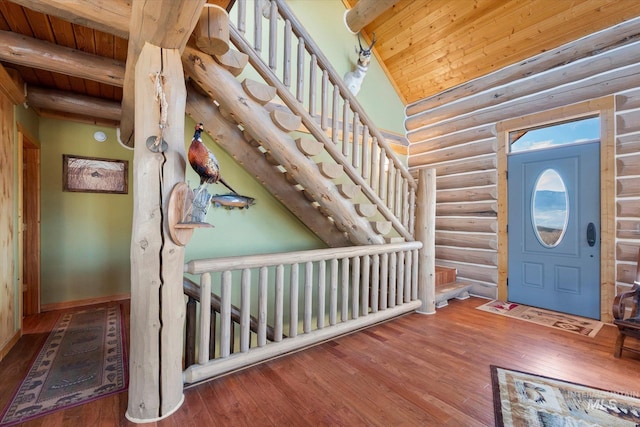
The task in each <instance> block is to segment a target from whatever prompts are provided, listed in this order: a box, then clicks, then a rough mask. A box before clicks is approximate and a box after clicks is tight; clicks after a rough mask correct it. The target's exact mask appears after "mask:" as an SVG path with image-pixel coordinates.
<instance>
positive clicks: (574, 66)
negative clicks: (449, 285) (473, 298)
mask: <svg viewBox="0 0 640 427" xmlns="http://www.w3.org/2000/svg"><path fill="white" fill-rule="evenodd" d="M638 40H640V19H634V20H631V21H628V22H626V23H623V24H620V25H618V26H615V27H612V28H610V29H608V30H605V31H602V32H599V33H595V34H592V35H590V36H588V37H586V38H583V39H580V40H577V41H575V42H572V43H570V44H568V45H564V46H561V47H560V48H557V49H554V50H550V51H548V52H544V53H542V54H540V55H538V56H536V57H534V58H530V59H528V60H525V61H522V62H520V63H517V64H514V65H512V66H509V67H506V68H504V69H501V70H498V71H496V72H494V73H492V74H490V75H487V76H485V77H482V78H479V79H476V80H473V81H471V82H468V83H466V84H464V85H461V86H458V87H455V88H453V89H450V90H448V91H445V92H442V93H440V94H437V95H434V96H432V97H429V98H425V99H422V100H419V101H417V102H414V103H412V104H409V105H408V106H407V108H406V116H407V118H406V121H405V128H406V131H407V137H408V140H409V144H410V145H409V157H408V163H409V167H410V170H411V171H412V173H413V174H414V175H416V174H417V170H418V169H420V168H423V167H429V168H435V169H436V172H437V196H436V202H437V207H436V264H437V265H441V266H448V267H453V268H456V269H457V270H458V277H459V278H460V279H462V280H468V281H471V282H472V283H473V284H474V287H473V293H474V294H477V295H482V296H486V297H489V298H496V297H497V295H498V284H499V276H500V274H501V273H504V272H500V271H499V263H498V260H499V258H500V257H499V253H498V243H497V242H498V240H499V234H500V233H502V232H503V231H504V232H505V233H506V230H498V205H499V200H498V187H499V182H498V181H499V179H498V170H499V169H498V161H499V159H498V153H499V147H498V144H499V140H498V136H497V135H498V134H497V130H496V129H497V124H498V123H500V122H502V121H505V120H511V119H515V118H519V117H523V116H527V115H530V114H536V113H540V112H543V111H546V110H551V109H556V108H563V107H565V106H570V105H572V104H578V103H582V102H585V101H589V100H592V99H596V98H602V97H606V96H614V97H615V102H614V105H615V107H614V108H615V118H616V126H615V127H616V134H615V140H616V146H615V148H614V147H612V151H613V150H615V152H614V153H611V155H612V156H615V163H616V165H615V167H616V174H615V184H616V190H615V192H614V193H615V197H610V199H615V200H602V203H607V204H615V205H616V209H615V211H616V214H615V223H616V228H617V230H616V235H615V237H613V236H612V237H611V240H612V241H613V240H615V245H616V250H615V270H616V272H615V284H616V286H615V288H616V289H615V292H616V293H619V292H621V291H623V290H626V289H628V287H629V286H630V285H631V284H632V283H633V280H634V276H635V265H636V257H637V253H638V252H637V248H638V247H639V246H640V166H638V165H640V154H638V153H640V41H638ZM603 220H605V221H607V220H608V221H612V220H611V219H607V218H603ZM612 234H613V233H612ZM612 252H613V251H612ZM500 268H501V269H502V268H503V267H502V266H501V267H500ZM504 268H506V267H504ZM505 277H506V274H505ZM500 280H502V279H500Z"/></svg>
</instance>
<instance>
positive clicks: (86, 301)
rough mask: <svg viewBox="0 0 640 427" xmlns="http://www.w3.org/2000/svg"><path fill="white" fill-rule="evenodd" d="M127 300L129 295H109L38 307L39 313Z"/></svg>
mask: <svg viewBox="0 0 640 427" xmlns="http://www.w3.org/2000/svg"><path fill="white" fill-rule="evenodd" d="M129 298H131V294H130V293H126V294H120V295H109V296H106V297H100V298H88V299H82V300H76V301H66V302H56V303H52V304H42V306H41V307H40V310H41V311H53V310H63V309H67V308H76V307H84V306H86V305H93V304H104V303H106V302H112V301H122V300H125V299H129Z"/></svg>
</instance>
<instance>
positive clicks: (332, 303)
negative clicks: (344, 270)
mask: <svg viewBox="0 0 640 427" xmlns="http://www.w3.org/2000/svg"><path fill="white" fill-rule="evenodd" d="M330 291H331V294H330V296H329V325H331V326H334V325H335V324H336V322H337V319H336V318H337V317H338V259H337V258H333V259H332V260H331V284H330Z"/></svg>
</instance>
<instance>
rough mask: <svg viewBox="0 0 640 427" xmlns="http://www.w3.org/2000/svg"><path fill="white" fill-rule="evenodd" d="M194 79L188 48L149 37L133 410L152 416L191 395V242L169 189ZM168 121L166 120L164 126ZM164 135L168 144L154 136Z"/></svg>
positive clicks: (140, 105) (138, 95) (139, 159)
mask: <svg viewBox="0 0 640 427" xmlns="http://www.w3.org/2000/svg"><path fill="white" fill-rule="evenodd" d="M185 104H186V87H185V84H184V74H183V71H182V62H181V58H180V52H179V51H178V50H177V49H162V48H159V47H157V46H153V45H151V44H148V43H147V44H145V46H144V47H143V49H142V52H141V54H140V57H139V59H138V62H137V64H136V70H135V147H134V158H133V170H134V174H133V175H134V176H133V196H134V198H133V202H134V203H133V230H132V234H131V332H130V333H131V347H130V361H129V403H128V407H127V412H126V417H127V419H129V420H130V421H133V422H138V423H142V422H152V421H156V420H159V419H162V418H165V417H167V416H169V415H171V414H172V413H173V412H174V411H175V410H177V409H178V408H179V407H180V405H181V404H182V402H183V400H184V395H183V381H182V347H183V325H184V320H185V305H184V302H183V290H182V276H183V268H184V248H183V247H182V246H178V245H176V244H174V243H173V241H172V240H171V237H170V235H169V230H168V226H167V217H168V215H167V212H168V204H169V194H170V192H171V190H172V189H173V187H174V185H175V184H176V183H178V182H183V181H184V179H185V164H186V161H185V149H184V114H185ZM161 125H162V126H161ZM153 136H161V137H162V140H164V141H166V143H167V144H166V150H165V151H164V152H157V150H156V152H154V151H153V150H151V149H150V148H148V146H147V144H146V142H147V141H148V139H149V137H153Z"/></svg>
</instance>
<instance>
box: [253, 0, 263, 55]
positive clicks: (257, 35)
mask: <svg viewBox="0 0 640 427" xmlns="http://www.w3.org/2000/svg"><path fill="white" fill-rule="evenodd" d="M253 16H254V20H253V49H254V50H255V51H256V52H258V54H260V52H262V19H261V18H262V2H260V1H255V2H254V3H253Z"/></svg>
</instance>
